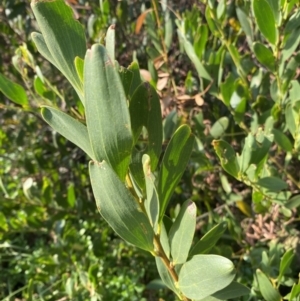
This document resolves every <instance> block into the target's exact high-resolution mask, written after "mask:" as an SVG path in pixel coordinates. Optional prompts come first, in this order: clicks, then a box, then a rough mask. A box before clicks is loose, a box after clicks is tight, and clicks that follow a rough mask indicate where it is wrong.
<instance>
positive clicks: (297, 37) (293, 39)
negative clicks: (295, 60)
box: [281, 28, 300, 61]
mask: <svg viewBox="0 0 300 301" xmlns="http://www.w3.org/2000/svg"><path fill="white" fill-rule="evenodd" d="M299 43H300V28H298V29H296V30H293V31H292V32H291V33H290V34H288V36H287V39H286V41H285V43H284V47H283V49H282V52H281V55H282V61H287V60H288V59H289V58H290V57H291V55H292V54H293V53H294V52H295V50H296V49H297V47H298V45H299Z"/></svg>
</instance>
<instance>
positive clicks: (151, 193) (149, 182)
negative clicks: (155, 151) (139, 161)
mask: <svg viewBox="0 0 300 301" xmlns="http://www.w3.org/2000/svg"><path fill="white" fill-rule="evenodd" d="M143 170H144V175H145V182H146V193H147V198H146V200H145V203H144V205H145V209H146V211H147V214H148V217H149V220H150V222H151V225H152V227H153V229H154V230H155V232H156V228H157V223H158V217H159V199H158V194H157V190H156V187H155V184H154V181H155V178H154V175H153V174H152V173H151V161H150V157H149V156H148V155H146V154H145V155H144V156H143Z"/></svg>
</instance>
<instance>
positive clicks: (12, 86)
mask: <svg viewBox="0 0 300 301" xmlns="http://www.w3.org/2000/svg"><path fill="white" fill-rule="evenodd" d="M0 91H1V92H2V93H3V94H4V95H5V96H6V97H7V98H8V99H10V100H11V101H13V102H14V103H16V104H18V105H21V106H26V105H28V98H27V95H26V92H25V89H24V88H23V87H22V86H20V85H18V84H16V83H14V82H12V81H11V80H9V79H8V78H6V77H5V76H4V75H2V74H1V73H0Z"/></svg>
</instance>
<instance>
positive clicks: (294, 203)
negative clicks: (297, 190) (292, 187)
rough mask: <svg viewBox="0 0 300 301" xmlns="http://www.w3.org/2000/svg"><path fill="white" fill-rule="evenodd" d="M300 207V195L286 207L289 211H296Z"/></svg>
mask: <svg viewBox="0 0 300 301" xmlns="http://www.w3.org/2000/svg"><path fill="white" fill-rule="evenodd" d="M299 206H300V195H299V194H298V195H295V196H293V197H292V198H290V199H289V200H288V202H287V203H286V204H285V207H286V208H288V209H294V208H297V207H299Z"/></svg>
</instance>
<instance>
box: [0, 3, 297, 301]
mask: <svg viewBox="0 0 300 301" xmlns="http://www.w3.org/2000/svg"><path fill="white" fill-rule="evenodd" d="M67 2H68V3H69V5H71V7H72V8H73V10H74V15H75V17H76V18H78V19H79V20H80V22H81V23H82V24H84V26H85V29H86V35H87V37H88V41H87V42H88V45H91V44H93V43H95V42H98V41H100V42H101V41H103V40H104V38H105V33H106V30H107V28H108V27H109V26H110V24H113V23H115V24H116V41H117V45H116V57H117V59H118V61H119V63H120V65H123V66H128V65H129V64H130V63H131V61H132V60H137V61H138V63H139V65H140V68H141V69H142V71H141V73H142V76H143V77H144V78H145V79H146V80H148V81H150V83H151V84H153V85H154V86H155V87H156V89H157V90H158V91H159V95H160V98H161V107H162V112H163V116H164V128H163V130H164V141H165V142H167V141H168V140H169V139H170V137H171V135H172V133H173V132H174V130H175V129H176V128H177V127H178V126H179V125H180V124H185V123H187V124H189V125H190V126H191V127H192V130H193V133H194V134H195V137H196V141H197V143H196V145H195V148H194V151H193V153H192V158H191V160H190V162H189V165H188V168H187V170H186V172H185V174H184V176H183V178H182V180H181V182H180V184H179V185H178V187H177V188H176V193H175V195H174V196H173V198H172V201H171V205H170V206H169V208H168V215H169V216H170V217H171V218H175V217H176V215H177V213H178V211H179V209H180V205H181V204H182V203H183V202H184V201H186V200H187V199H191V200H193V201H194V202H195V203H196V205H197V208H198V218H197V236H198V237H199V238H200V237H202V236H203V235H204V234H205V233H207V231H208V230H210V229H212V228H213V227H214V226H215V225H216V224H217V223H220V222H226V223H227V226H228V227H227V230H226V232H225V233H224V234H223V235H222V237H221V238H220V240H219V242H218V245H217V246H215V247H214V248H213V250H212V252H213V253H215V254H220V255H222V256H225V257H228V258H230V259H231V260H232V261H233V262H234V263H235V266H236V269H237V275H238V277H237V280H238V281H239V282H241V283H243V284H245V285H246V286H248V287H249V288H251V295H250V296H246V297H243V299H242V300H281V299H282V298H283V297H285V296H287V295H288V294H289V293H290V292H292V294H293V292H294V295H292V296H291V294H290V295H288V296H287V300H298V299H296V298H298V297H296V296H297V293H298V294H299V292H300V285H299V284H298V285H297V283H298V281H299V275H298V274H299V266H300V250H299V248H300V247H299V246H300V244H299V240H300V234H299V230H300V227H299V205H300V198H299V197H298V194H299V187H300V182H299V166H298V165H299V163H298V161H299V135H298V133H299V100H300V85H299V79H298V75H299V67H298V66H299V61H300V54H299V42H300V38H299V37H300V10H299V3H298V1H284V0H283V1H280V2H276V1H271V0H270V1H267V0H261V1H260V2H259V3H262V4H260V5H264V6H263V7H264V8H265V7H266V5H267V9H264V10H261V7H259V4H257V3H258V1H236V2H235V1H227V2H226V1H179V0H178V1H161V2H159V1H154V0H153V1H138V0H137V1H120V2H117V1H100V2H98V1H89V2H87V1H74V0H72V1H71V0H69V1H67ZM276 5H277V6H276ZM261 11H263V14H262V15H261V14H260V12H261ZM0 14H1V15H0V18H1V23H0V26H1V29H0V48H1V64H0V73H1V74H0V83H1V89H2V92H3V94H1V95H0V114H1V118H0V122H1V128H0V137H1V139H0V144H1V148H0V152H1V153H0V188H1V194H0V247H1V248H0V264H1V266H0V300H18V299H19V300H158V299H159V298H162V299H163V300H175V297H174V296H173V294H172V293H171V292H169V291H168V290H167V289H165V288H164V285H163V284H162V283H161V281H159V280H158V279H159V277H158V274H157V271H156V267H155V263H154V261H153V259H152V257H150V255H148V254H147V253H146V252H143V251H141V250H137V249H135V248H133V247H132V246H130V245H128V244H126V243H124V242H123V241H122V240H121V239H120V238H119V237H117V236H116V235H115V234H114V233H113V231H112V230H111V229H110V228H109V227H108V226H107V224H106V223H105V222H104V220H103V219H102V218H101V217H100V215H99V214H98V212H97V211H96V206H95V202H94V199H93V195H92V192H91V187H90V182H89V177H88V172H87V161H88V160H87V158H86V156H85V155H84V154H83V152H82V151H81V150H79V149H77V148H75V147H74V145H73V144H71V143H70V142H68V141H67V140H65V139H64V138H63V137H62V136H60V135H59V134H57V133H55V132H53V131H52V130H51V129H50V128H49V127H48V126H47V125H46V124H45V123H44V121H43V120H42V119H41V116H40V112H39V106H40V105H42V104H51V105H55V106H57V107H59V108H60V109H62V110H64V111H66V112H69V113H70V114H72V115H73V116H77V117H79V118H80V116H81V115H82V113H83V108H82V105H81V102H80V100H79V99H78V96H77V95H76V93H75V92H74V91H73V90H72V88H71V86H70V85H69V84H68V83H67V81H66V80H65V79H64V78H63V76H62V75H61V74H60V73H59V71H58V70H56V69H55V67H54V66H52V65H51V64H50V63H49V62H47V61H46V60H44V59H43V58H42V57H41V56H40V55H39V53H38V52H37V50H36V48H35V46H34V44H33V42H32V40H31V37H30V33H31V32H32V31H38V28H37V25H36V22H35V20H34V17H33V14H32V12H31V9H30V5H29V2H28V1H4V2H3V4H2V6H1V7H0ZM262 20H264V21H265V22H262ZM8 79H10V80H11V81H13V82H15V83H18V84H20V85H21V86H22V87H23V88H25V90H26V95H24V96H23V97H21V98H18V99H17V100H16V99H14V98H13V97H10V95H9V93H10V91H7V90H5V89H4V88H3V86H5V85H6V86H7V87H9V85H10V83H11V82H7V81H8ZM20 93H21V92H20ZM8 98H13V100H15V102H14V103H13V102H11V101H9V100H8ZM27 100H29V101H27ZM214 139H222V142H216V140H214ZM213 141H214V142H213ZM224 150H225V151H224ZM231 150H232V151H233V152H230V151H231ZM236 153H237V154H239V155H240V156H236ZM232 154H233V155H232ZM235 161H239V165H240V170H239V171H238V172H237V171H236V170H232V169H230V168H229V165H228V162H229V163H232V162H235ZM264 277H265V278H264ZM262 284H263V285H262ZM269 285H271V287H273V288H274V291H275V292H276V293H275V296H274V294H273V296H272V297H266V295H265V290H264V288H266V287H268V286H269ZM292 287H293V289H292ZM274 291H272V292H273V293H274ZM293 296H294V297H293Z"/></svg>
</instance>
